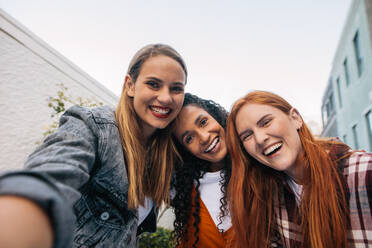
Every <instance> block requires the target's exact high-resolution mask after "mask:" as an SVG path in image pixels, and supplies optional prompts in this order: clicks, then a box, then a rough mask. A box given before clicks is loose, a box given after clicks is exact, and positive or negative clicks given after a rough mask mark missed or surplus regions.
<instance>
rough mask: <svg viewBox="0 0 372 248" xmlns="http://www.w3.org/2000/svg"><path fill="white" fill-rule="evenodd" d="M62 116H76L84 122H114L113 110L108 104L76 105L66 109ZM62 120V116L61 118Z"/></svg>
mask: <svg viewBox="0 0 372 248" xmlns="http://www.w3.org/2000/svg"><path fill="white" fill-rule="evenodd" d="M62 117H67V118H68V117H76V118H79V119H81V120H83V121H85V122H89V121H94V122H95V123H96V124H110V123H111V124H115V125H116V119H115V111H114V109H113V108H112V107H110V106H101V107H96V108H86V107H81V106H78V105H75V106H72V107H71V108H69V109H67V110H66V112H65V113H64V114H63V116H62ZM61 120H62V121H63V118H61Z"/></svg>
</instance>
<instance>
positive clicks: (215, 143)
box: [204, 137, 220, 153]
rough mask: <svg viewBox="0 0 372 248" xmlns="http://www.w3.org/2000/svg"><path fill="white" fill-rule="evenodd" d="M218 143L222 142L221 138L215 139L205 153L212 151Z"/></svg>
mask: <svg viewBox="0 0 372 248" xmlns="http://www.w3.org/2000/svg"><path fill="white" fill-rule="evenodd" d="M218 141H220V139H219V137H217V138H215V139H214V140H213V142H212V144H211V145H210V146H208V148H207V149H206V150H205V151H204V152H205V153H207V152H210V151H212V149H213V148H214V147H215V146H216V145H217V143H218Z"/></svg>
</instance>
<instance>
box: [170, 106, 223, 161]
mask: <svg viewBox="0 0 372 248" xmlns="http://www.w3.org/2000/svg"><path fill="white" fill-rule="evenodd" d="M174 134H175V136H176V138H177V139H178V141H179V142H180V143H181V144H182V145H183V146H185V147H186V148H187V149H188V150H189V151H190V152H191V153H192V154H193V155H194V156H196V157H197V158H199V159H203V160H206V161H209V162H211V163H219V162H221V161H222V160H223V159H224V158H225V156H226V154H227V148H226V142H225V130H224V129H223V128H222V126H221V125H220V124H219V123H218V122H217V121H216V120H215V119H214V118H213V117H212V116H211V115H210V114H209V113H208V112H206V111H205V110H204V109H202V108H200V107H198V106H195V105H187V106H185V107H183V108H182V110H181V112H180V114H179V115H178V117H177V121H176V127H175V131H174Z"/></svg>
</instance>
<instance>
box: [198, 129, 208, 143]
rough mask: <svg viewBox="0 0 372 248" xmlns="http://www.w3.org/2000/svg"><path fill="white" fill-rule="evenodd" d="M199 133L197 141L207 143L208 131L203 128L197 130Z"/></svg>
mask: <svg viewBox="0 0 372 248" xmlns="http://www.w3.org/2000/svg"><path fill="white" fill-rule="evenodd" d="M198 135H199V142H200V144H202V145H205V144H208V142H209V133H208V132H206V131H203V130H199V132H198Z"/></svg>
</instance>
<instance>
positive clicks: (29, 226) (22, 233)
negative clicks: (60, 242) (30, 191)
mask: <svg viewBox="0 0 372 248" xmlns="http://www.w3.org/2000/svg"><path fill="white" fill-rule="evenodd" d="M0 223H1V224H0V243H1V247H3V248H11V247H24V248H51V247H52V245H53V231H52V226H51V223H50V220H49V218H48V216H47V215H46V214H45V213H44V211H43V210H42V209H41V208H40V207H39V206H38V205H37V204H35V203H34V202H32V201H30V200H28V199H26V198H22V197H18V196H1V197H0Z"/></svg>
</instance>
